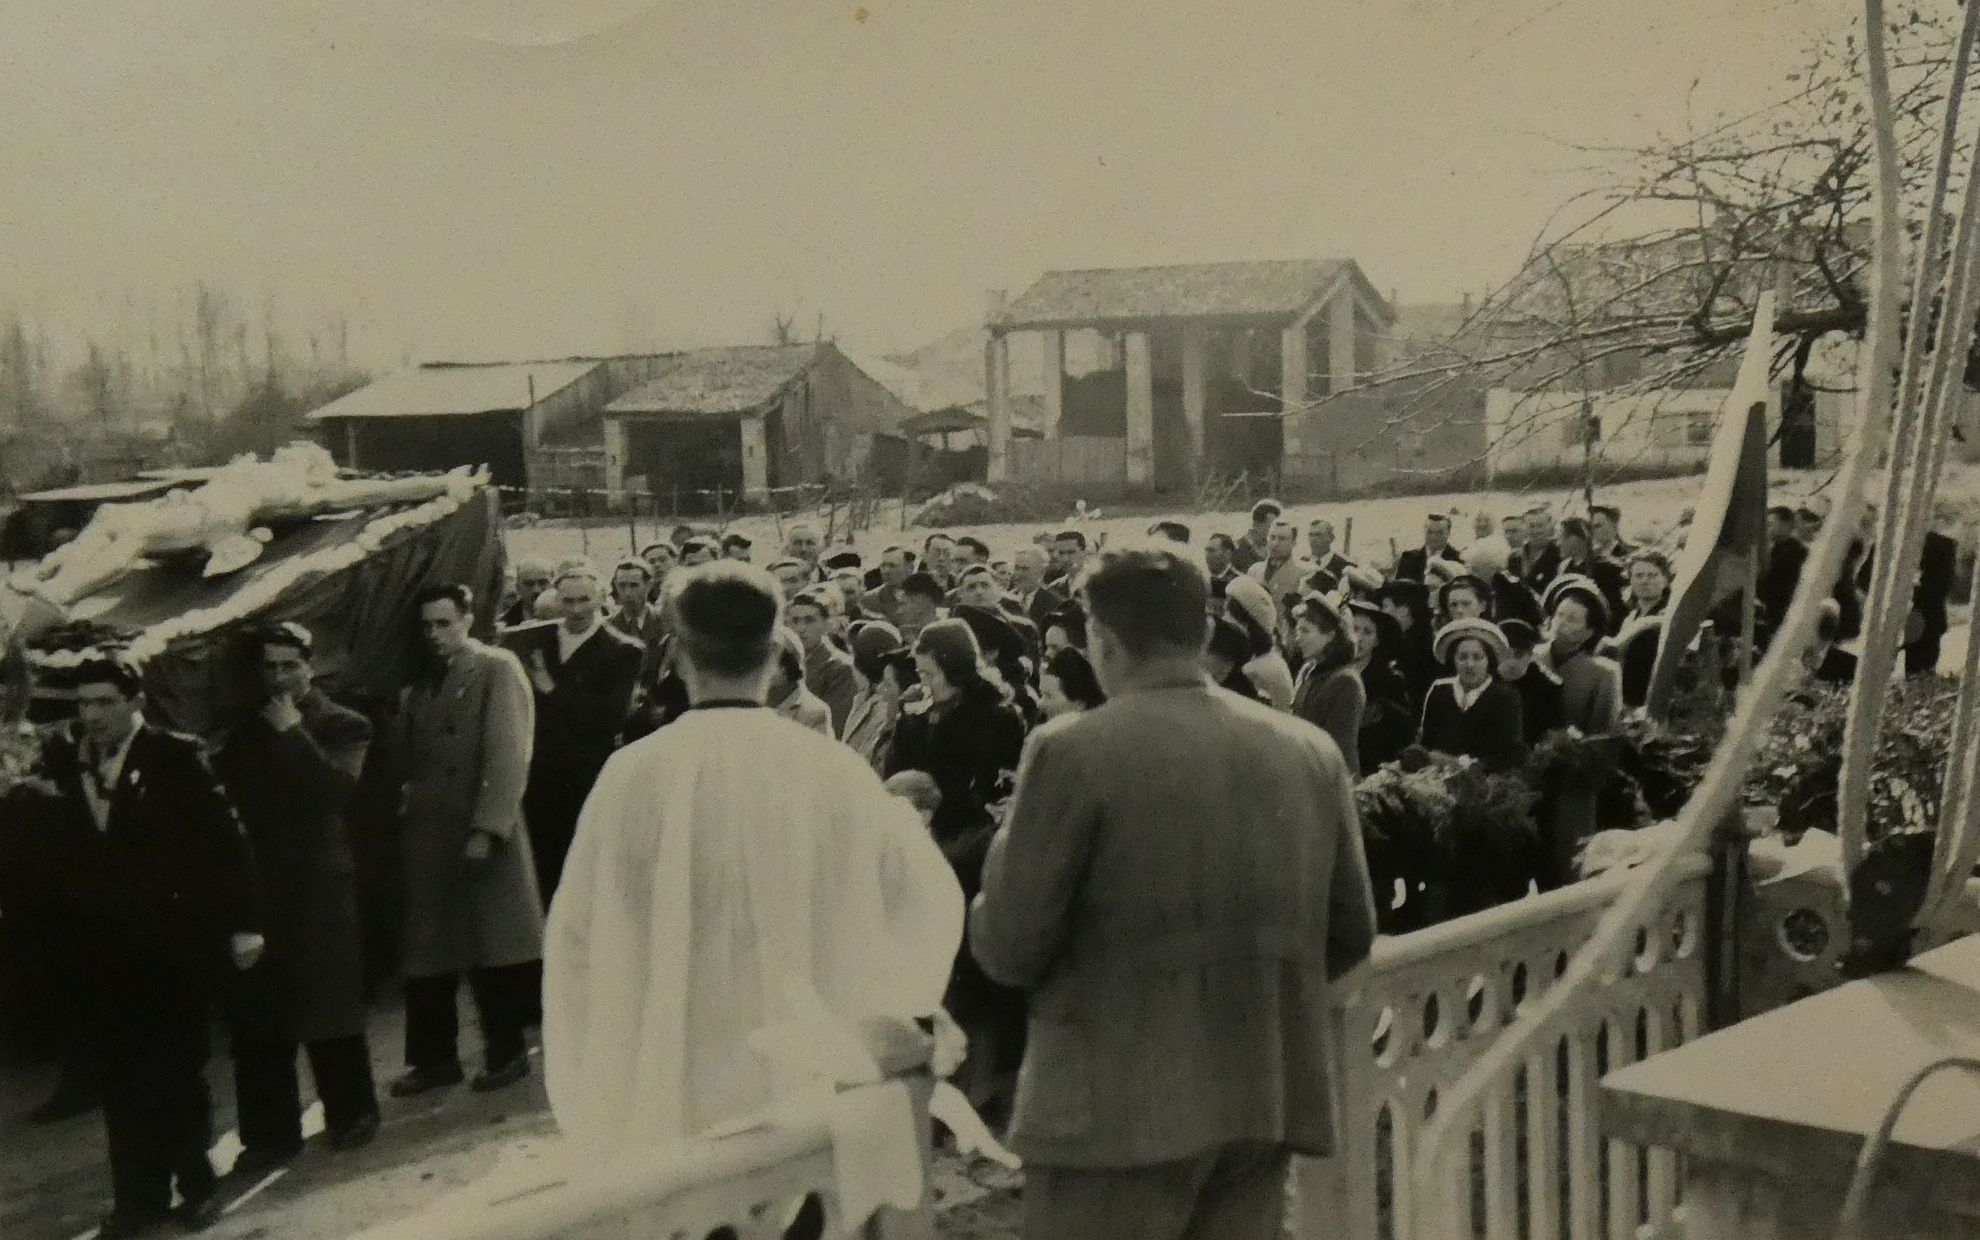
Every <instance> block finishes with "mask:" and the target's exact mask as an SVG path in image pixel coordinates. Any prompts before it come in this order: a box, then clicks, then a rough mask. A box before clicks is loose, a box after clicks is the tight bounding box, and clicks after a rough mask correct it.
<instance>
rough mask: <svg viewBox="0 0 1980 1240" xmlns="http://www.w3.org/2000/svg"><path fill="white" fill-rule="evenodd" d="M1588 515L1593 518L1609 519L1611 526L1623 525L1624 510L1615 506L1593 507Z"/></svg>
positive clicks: (1601, 505)
mask: <svg viewBox="0 0 1980 1240" xmlns="http://www.w3.org/2000/svg"><path fill="white" fill-rule="evenodd" d="M1588 515H1589V516H1591V517H1607V518H1608V519H1609V523H1610V524H1611V525H1621V524H1622V509H1620V508H1618V507H1616V506H1615V505H1614V504H1596V505H1593V506H1592V507H1590V508H1589V510H1588Z"/></svg>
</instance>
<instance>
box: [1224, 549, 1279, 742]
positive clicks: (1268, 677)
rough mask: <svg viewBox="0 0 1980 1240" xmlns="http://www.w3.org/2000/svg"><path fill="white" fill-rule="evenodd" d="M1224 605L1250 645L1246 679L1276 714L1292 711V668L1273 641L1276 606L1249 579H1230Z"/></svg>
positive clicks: (1262, 588)
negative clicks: (1277, 712) (1282, 711)
mask: <svg viewBox="0 0 1980 1240" xmlns="http://www.w3.org/2000/svg"><path fill="white" fill-rule="evenodd" d="M1224 602H1225V608H1224V614H1225V615H1226V616H1229V617H1230V618H1231V619H1232V620H1234V621H1236V622H1237V624H1238V625H1239V627H1241V628H1242V629H1244V631H1245V636H1246V638H1247V639H1248V640H1249V641H1250V643H1251V657H1250V658H1249V659H1247V660H1246V661H1245V663H1244V674H1245V677H1246V679H1248V680H1250V681H1251V683H1252V684H1253V685H1255V686H1256V687H1257V688H1258V691H1259V692H1260V693H1262V694H1264V695H1265V700H1266V701H1268V702H1270V703H1271V704H1272V707H1273V708H1274V709H1275V710H1291V709H1292V705H1293V672H1292V667H1291V665H1290V664H1288V663H1287V662H1286V656H1285V655H1283V654H1281V653H1279V647H1278V644H1277V643H1276V642H1275V641H1273V640H1272V634H1273V633H1274V632H1275V631H1276V630H1277V628H1278V623H1279V609H1278V605H1277V604H1276V603H1274V602H1273V601H1272V596H1271V594H1270V593H1269V592H1267V590H1266V589H1265V587H1264V586H1261V585H1259V584H1258V583H1257V582H1256V581H1253V580H1252V579H1251V578H1249V577H1233V578H1232V579H1231V581H1230V585H1229V586H1228V588H1227V589H1226V591H1225V594H1224Z"/></svg>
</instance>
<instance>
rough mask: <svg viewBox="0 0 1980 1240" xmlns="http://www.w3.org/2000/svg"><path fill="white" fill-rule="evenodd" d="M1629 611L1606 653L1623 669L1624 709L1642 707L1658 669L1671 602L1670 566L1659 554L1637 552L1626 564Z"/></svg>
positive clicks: (1666, 559)
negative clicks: (1662, 638)
mask: <svg viewBox="0 0 1980 1240" xmlns="http://www.w3.org/2000/svg"><path fill="white" fill-rule="evenodd" d="M1627 597H1628V601H1629V610H1628V611H1627V612H1625V613H1624V614H1623V618H1622V623H1621V625H1620V626H1619V627H1618V628H1617V630H1616V636H1615V639H1614V641H1613V642H1611V643H1610V645H1609V647H1608V649H1609V650H1610V651H1612V652H1613V654H1614V656H1615V659H1616V662H1617V664H1618V665H1619V666H1620V667H1621V668H1622V701H1623V705H1624V706H1625V707H1629V706H1641V705H1643V703H1644V701H1645V699H1647V698H1648V697H1649V696H1650V677H1651V674H1652V673H1653V672H1655V671H1656V668H1657V646H1658V644H1659V637H1660V635H1661V634H1662V632H1663V627H1664V609H1665V608H1667V607H1669V606H1670V602H1671V562H1670V560H1669V559H1668V558H1667V557H1666V556H1665V555H1664V553H1663V552H1661V551H1653V550H1645V551H1639V552H1637V553H1636V554H1635V555H1633V556H1631V557H1630V561H1629V590H1628V596H1627Z"/></svg>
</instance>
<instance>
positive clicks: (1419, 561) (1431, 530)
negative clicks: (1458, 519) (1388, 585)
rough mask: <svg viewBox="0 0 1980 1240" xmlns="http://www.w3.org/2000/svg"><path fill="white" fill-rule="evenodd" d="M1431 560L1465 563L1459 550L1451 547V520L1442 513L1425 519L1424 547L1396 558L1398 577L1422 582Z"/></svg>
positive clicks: (1435, 513)
mask: <svg viewBox="0 0 1980 1240" xmlns="http://www.w3.org/2000/svg"><path fill="white" fill-rule="evenodd" d="M1431 560H1448V561H1450V562H1451V563H1453V564H1461V563H1463V562H1464V557H1463V556H1461V555H1459V554H1458V550H1457V548H1456V547H1453V546H1451V519H1450V517H1448V516H1446V515H1445V514H1444V513H1441V512H1433V513H1431V514H1430V515H1429V516H1427V517H1425V518H1424V519H1423V545H1422V546H1421V547H1412V548H1411V549H1409V550H1408V551H1405V552H1403V553H1402V554H1401V555H1400V556H1398V557H1397V558H1396V576H1397V577H1399V578H1401V579H1402V580H1404V581H1422V580H1423V579H1424V574H1425V572H1426V570H1427V569H1428V566H1429V563H1430V561H1431Z"/></svg>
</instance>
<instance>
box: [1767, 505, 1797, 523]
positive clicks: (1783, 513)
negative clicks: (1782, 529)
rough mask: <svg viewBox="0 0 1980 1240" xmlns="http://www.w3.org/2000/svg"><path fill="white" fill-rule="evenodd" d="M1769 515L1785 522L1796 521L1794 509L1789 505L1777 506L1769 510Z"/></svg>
mask: <svg viewBox="0 0 1980 1240" xmlns="http://www.w3.org/2000/svg"><path fill="white" fill-rule="evenodd" d="M1767 515H1768V516H1770V517H1779V518H1780V519H1781V520H1783V521H1792V520H1794V508H1793V507H1792V506H1790V505H1788V504H1775V505H1774V506H1773V507H1772V508H1769V509H1768V510H1767Z"/></svg>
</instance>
